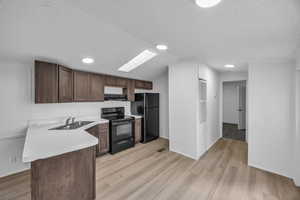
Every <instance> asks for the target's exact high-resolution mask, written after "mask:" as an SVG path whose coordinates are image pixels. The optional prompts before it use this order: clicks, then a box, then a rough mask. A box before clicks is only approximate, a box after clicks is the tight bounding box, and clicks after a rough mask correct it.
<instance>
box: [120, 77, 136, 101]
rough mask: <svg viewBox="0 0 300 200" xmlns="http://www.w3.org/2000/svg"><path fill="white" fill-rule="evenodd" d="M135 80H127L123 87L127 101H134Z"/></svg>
mask: <svg viewBox="0 0 300 200" xmlns="http://www.w3.org/2000/svg"><path fill="white" fill-rule="evenodd" d="M134 84H135V82H134V80H127V85H126V88H123V93H124V94H125V95H126V96H127V100H128V101H134V100H135V95H134V89H135V86H134Z"/></svg>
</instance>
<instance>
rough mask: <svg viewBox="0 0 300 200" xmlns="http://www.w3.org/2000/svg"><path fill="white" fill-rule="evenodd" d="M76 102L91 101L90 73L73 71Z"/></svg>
mask: <svg viewBox="0 0 300 200" xmlns="http://www.w3.org/2000/svg"><path fill="white" fill-rule="evenodd" d="M73 78H74V79H73V81H74V101H89V100H90V74H89V73H88V72H81V71H73Z"/></svg>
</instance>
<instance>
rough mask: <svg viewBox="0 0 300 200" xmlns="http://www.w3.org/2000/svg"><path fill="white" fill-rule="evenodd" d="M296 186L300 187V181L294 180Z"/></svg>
mask: <svg viewBox="0 0 300 200" xmlns="http://www.w3.org/2000/svg"><path fill="white" fill-rule="evenodd" d="M293 182H294V184H295V185H296V187H300V180H296V179H293Z"/></svg>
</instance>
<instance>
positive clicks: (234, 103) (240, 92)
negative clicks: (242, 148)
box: [222, 81, 247, 141]
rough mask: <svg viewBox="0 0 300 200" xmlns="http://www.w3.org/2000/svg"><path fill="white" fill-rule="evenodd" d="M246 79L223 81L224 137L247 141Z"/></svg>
mask: <svg viewBox="0 0 300 200" xmlns="http://www.w3.org/2000/svg"><path fill="white" fill-rule="evenodd" d="M246 87H247V84H246V81H230V82H223V131H222V132H223V137H224V138H228V139H234V140H241V141H246V96H247V95H246V93H247V92H246V90H247V88H246Z"/></svg>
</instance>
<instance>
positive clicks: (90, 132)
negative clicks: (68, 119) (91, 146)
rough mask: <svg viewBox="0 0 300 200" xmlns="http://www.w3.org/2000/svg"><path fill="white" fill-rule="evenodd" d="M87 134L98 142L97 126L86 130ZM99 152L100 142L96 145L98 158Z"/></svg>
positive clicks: (98, 128) (98, 129) (98, 131)
mask: <svg viewBox="0 0 300 200" xmlns="http://www.w3.org/2000/svg"><path fill="white" fill-rule="evenodd" d="M86 131H87V132H88V133H89V134H91V135H93V136H95V137H96V138H97V139H98V140H99V136H100V127H99V126H98V125H97V126H93V127H91V128H89V129H87V130H86ZM99 152H100V141H98V144H97V145H96V155H97V156H98V155H99Z"/></svg>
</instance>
